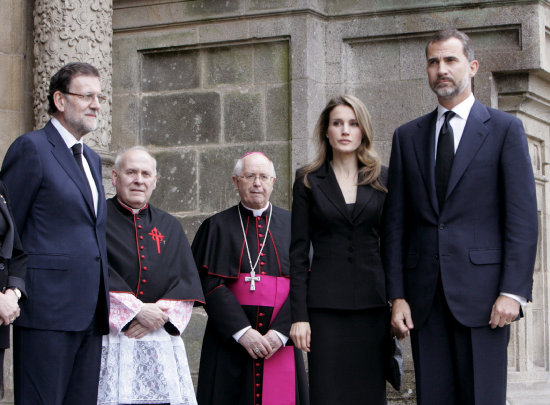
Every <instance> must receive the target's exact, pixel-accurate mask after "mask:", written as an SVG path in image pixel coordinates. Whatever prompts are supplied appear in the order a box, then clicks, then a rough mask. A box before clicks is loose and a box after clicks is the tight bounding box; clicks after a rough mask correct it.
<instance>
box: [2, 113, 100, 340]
mask: <svg viewBox="0 0 550 405" xmlns="http://www.w3.org/2000/svg"><path fill="white" fill-rule="evenodd" d="M83 154H84V156H85V157H86V159H87V161H88V163H89V166H90V170H91V172H92V175H93V178H94V180H95V183H96V186H97V189H98V194H99V195H98V209H97V211H98V212H97V218H96V215H95V214H94V210H93V203H92V200H91V194H90V191H89V186H88V185H87V180H86V179H85V177H84V176H83V174H82V172H81V171H80V169H79V167H78V165H77V163H76V161H75V159H74V157H73V155H72V152H71V150H70V149H69V148H67V145H66V144H65V142H64V141H63V139H62V138H61V135H59V133H58V132H57V130H56V129H55V127H54V126H53V124H52V123H51V122H48V124H46V126H45V127H44V128H42V129H40V130H38V131H35V132H31V133H28V134H24V135H21V136H20V137H19V138H17V139H16V140H15V142H14V143H13V144H12V145H11V146H10V148H9V150H8V152H7V153H6V157H5V158H4V162H3V164H2V171H1V173H0V177H1V178H2V180H3V181H4V182H5V183H6V185H7V187H8V189H9V190H10V197H11V202H12V204H13V206H12V208H13V215H14V218H15V223H16V225H17V229H18V231H19V235H20V237H21V242H22V243H23V247H24V249H25V251H26V252H27V254H28V256H29V261H28V266H27V275H26V280H25V281H26V287H27V292H28V299H27V300H25V301H23V302H22V303H21V316H20V317H19V318H18V320H17V321H16V325H18V326H23V327H27V328H36V329H48V330H59V331H82V330H85V329H86V328H87V327H88V326H89V325H90V323H91V321H92V319H93V316H94V313H95V309H96V304H97V303H98V296H101V297H102V302H100V303H99V308H100V309H101V316H100V325H99V326H100V327H101V329H102V330H103V331H104V332H107V331H108V296H109V294H108V290H107V288H108V273H107V271H108V268H107V251H106V243H105V228H106V223H107V221H106V219H107V215H106V213H107V210H106V206H105V195H104V192H103V186H102V183H101V159H100V158H99V156H98V155H97V154H96V153H95V152H94V151H92V150H91V149H90V148H88V147H87V146H86V145H84V150H83ZM101 277H102V278H103V283H101V282H100V278H101ZM101 284H103V291H101V294H100V285H101Z"/></svg>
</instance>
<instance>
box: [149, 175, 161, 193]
mask: <svg viewBox="0 0 550 405" xmlns="http://www.w3.org/2000/svg"><path fill="white" fill-rule="evenodd" d="M158 179H159V176H158V175H157V176H155V181H154V182H153V187H152V188H151V189H152V190H154V189H156V188H157V180H158Z"/></svg>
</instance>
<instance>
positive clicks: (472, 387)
mask: <svg viewBox="0 0 550 405" xmlns="http://www.w3.org/2000/svg"><path fill="white" fill-rule="evenodd" d="M509 337H510V327H509V326H505V327H504V328H498V327H497V328H496V329H491V328H490V326H489V319H487V326H483V327H479V328H469V327H466V326H464V325H462V324H460V323H459V322H458V321H457V320H456V319H455V318H454V316H453V314H452V313H451V311H450V309H449V307H448V305H447V302H446V300H445V294H444V292H443V287H442V285H441V283H439V285H438V288H437V292H436V295H435V298H434V303H433V306H432V310H431V313H430V315H429V317H428V320H427V321H426V323H425V324H424V325H422V326H421V328H420V329H419V330H416V329H413V330H412V331H411V348H412V353H413V360H414V369H415V377H416V390H417V392H416V395H417V403H418V405H505V403H506V376H507V347H508V341H509Z"/></svg>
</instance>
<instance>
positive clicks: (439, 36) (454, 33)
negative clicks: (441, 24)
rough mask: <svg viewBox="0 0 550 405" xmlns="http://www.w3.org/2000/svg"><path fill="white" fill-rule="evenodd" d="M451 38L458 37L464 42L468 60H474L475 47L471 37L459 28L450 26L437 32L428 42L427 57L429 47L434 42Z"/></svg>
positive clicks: (463, 45)
mask: <svg viewBox="0 0 550 405" xmlns="http://www.w3.org/2000/svg"><path fill="white" fill-rule="evenodd" d="M451 38H456V39H458V40H459V41H460V42H461V43H462V52H464V56H466V58H467V59H468V62H471V61H473V60H474V47H473V45H472V41H471V40H470V37H469V36H468V35H466V34H465V33H463V32H462V31H459V30H457V29H456V28H448V29H446V30H443V31H439V32H436V33H435V34H434V35H433V36H432V37H431V38H430V40H429V41H428V43H427V44H426V57H428V47H429V46H430V45H431V44H433V43H434V42H441V41H446V40H448V39H451Z"/></svg>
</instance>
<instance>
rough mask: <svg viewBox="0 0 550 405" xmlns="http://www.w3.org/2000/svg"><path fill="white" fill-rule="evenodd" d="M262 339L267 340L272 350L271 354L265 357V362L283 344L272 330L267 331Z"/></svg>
mask: <svg viewBox="0 0 550 405" xmlns="http://www.w3.org/2000/svg"><path fill="white" fill-rule="evenodd" d="M264 337H265V338H266V339H267V341H268V342H269V344H270V346H271V349H272V352H271V353H270V354H268V355H267V356H265V359H266V360H267V359H269V358H270V357H271V356H273V355H274V354H275V353H276V352H277V350H279V349H280V348H281V347H282V346H283V342H282V341H281V338H280V337H279V336H278V335H277V332H275V331H274V330H273V329H269V330H268V331H267V333H266V334H265V335H264Z"/></svg>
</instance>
